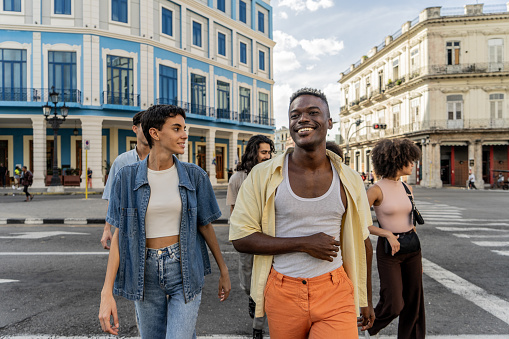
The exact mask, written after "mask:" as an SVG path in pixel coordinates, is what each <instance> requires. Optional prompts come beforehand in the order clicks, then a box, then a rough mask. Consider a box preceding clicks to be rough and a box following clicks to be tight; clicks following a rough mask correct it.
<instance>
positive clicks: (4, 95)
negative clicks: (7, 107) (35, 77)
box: [0, 49, 27, 101]
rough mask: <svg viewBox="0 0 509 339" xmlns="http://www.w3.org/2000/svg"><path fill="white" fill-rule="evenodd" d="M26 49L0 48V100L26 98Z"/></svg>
mask: <svg viewBox="0 0 509 339" xmlns="http://www.w3.org/2000/svg"><path fill="white" fill-rule="evenodd" d="M26 86H27V51H26V50H24V49H0V101H26V100H27V88H26Z"/></svg>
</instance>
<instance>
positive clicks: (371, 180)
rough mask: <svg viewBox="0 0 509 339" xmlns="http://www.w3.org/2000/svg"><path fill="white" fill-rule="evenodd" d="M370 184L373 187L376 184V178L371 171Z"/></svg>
mask: <svg viewBox="0 0 509 339" xmlns="http://www.w3.org/2000/svg"><path fill="white" fill-rule="evenodd" d="M369 182H370V183H371V185H373V184H374V183H375V176H374V175H373V171H369Z"/></svg>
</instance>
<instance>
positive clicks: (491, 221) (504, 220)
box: [422, 214, 507, 225]
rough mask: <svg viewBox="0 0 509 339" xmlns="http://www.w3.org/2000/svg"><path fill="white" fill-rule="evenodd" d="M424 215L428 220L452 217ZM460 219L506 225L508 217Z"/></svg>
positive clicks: (462, 219)
mask: <svg viewBox="0 0 509 339" xmlns="http://www.w3.org/2000/svg"><path fill="white" fill-rule="evenodd" d="M422 216H423V217H424V220H426V221H428V220H443V219H450V218H449V217H428V216H427V215H424V214H423V215H422ZM458 220H461V221H462V222H464V221H470V222H474V221H478V222H481V221H484V222H489V223H491V224H493V223H502V224H504V225H506V224H507V219H464V218H461V219H458Z"/></svg>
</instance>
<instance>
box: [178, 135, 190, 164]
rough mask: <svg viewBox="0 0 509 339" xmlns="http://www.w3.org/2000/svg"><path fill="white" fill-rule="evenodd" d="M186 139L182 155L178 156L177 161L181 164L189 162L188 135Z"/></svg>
mask: <svg viewBox="0 0 509 339" xmlns="http://www.w3.org/2000/svg"><path fill="white" fill-rule="evenodd" d="M187 135H188V139H186V147H184V154H179V157H178V158H179V160H180V161H183V162H189V133H188V134H187Z"/></svg>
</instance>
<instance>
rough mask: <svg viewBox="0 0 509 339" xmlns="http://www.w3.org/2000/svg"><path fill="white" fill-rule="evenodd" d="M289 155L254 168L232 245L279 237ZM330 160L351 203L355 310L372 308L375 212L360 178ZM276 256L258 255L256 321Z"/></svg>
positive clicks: (347, 222)
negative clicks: (279, 196) (369, 255)
mask: <svg viewBox="0 0 509 339" xmlns="http://www.w3.org/2000/svg"><path fill="white" fill-rule="evenodd" d="M290 152H293V148H290V149H289V150H288V151H287V152H286V153H285V154H283V155H280V156H278V157H276V158H274V159H273V160H271V161H266V162H263V163H261V164H259V165H257V166H255V167H254V168H253V170H252V171H251V172H250V173H249V176H248V177H247V179H246V180H245V181H244V183H243V184H242V187H241V188H240V191H239V194H238V197H237V201H236V202H235V209H234V210H233V214H232V215H231V218H230V241H233V240H237V239H242V238H244V237H247V236H248V235H250V234H253V233H255V232H261V233H264V234H267V235H270V236H272V237H274V236H275V235H276V217H275V216H276V210H275V204H274V200H275V192H276V188H277V187H278V186H279V184H281V182H282V181H283V164H284V160H285V155H286V154H287V153H290ZM327 156H328V157H329V158H330V159H331V161H332V164H333V165H334V167H335V168H336V170H337V172H338V173H339V178H340V179H341V183H342V184H343V187H344V188H345V193H346V197H347V201H348V207H347V210H346V213H345V214H344V215H343V220H342V227H341V235H340V243H341V245H340V246H341V254H342V256H343V266H344V268H345V271H346V273H347V275H348V277H349V278H350V280H352V283H353V286H354V299H355V306H356V308H358V307H364V306H367V305H368V301H367V292H366V252H365V245H364V239H366V238H367V237H368V236H369V231H368V226H370V225H372V221H371V220H372V219H371V212H370V209H369V204H368V199H367V195H366V191H365V189H364V184H363V182H362V179H361V177H360V175H359V174H358V173H357V172H355V171H354V170H352V169H351V168H350V167H348V166H345V165H343V163H342V161H341V158H340V157H339V156H337V155H336V154H335V153H333V152H330V151H327ZM272 260H273V256H272V255H255V256H254V262H253V275H252V278H251V297H252V298H253V300H254V301H255V302H256V312H255V316H256V317H261V316H263V315H264V314H265V309H264V295H263V292H264V290H265V285H266V283H267V278H268V276H269V273H270V269H271V267H272Z"/></svg>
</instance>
